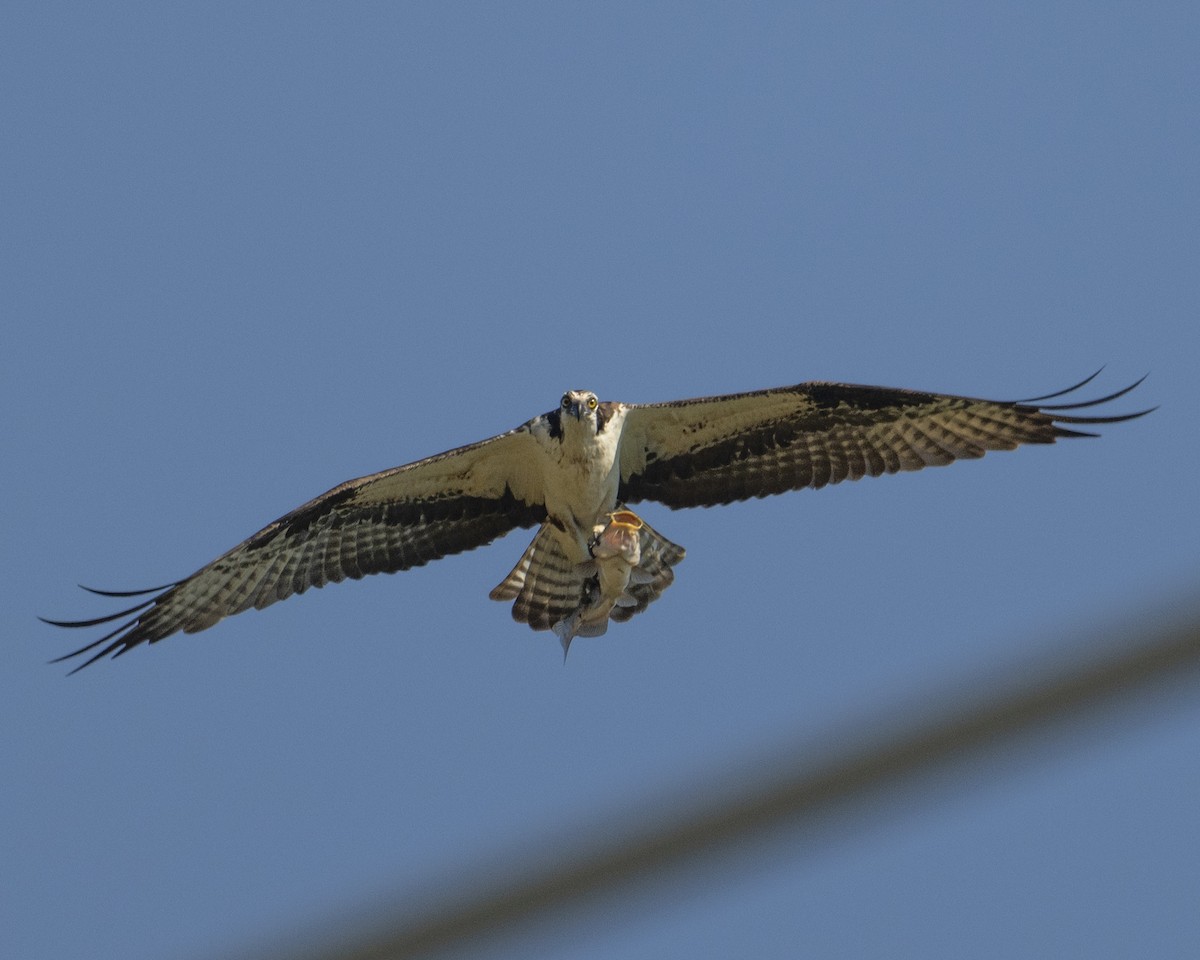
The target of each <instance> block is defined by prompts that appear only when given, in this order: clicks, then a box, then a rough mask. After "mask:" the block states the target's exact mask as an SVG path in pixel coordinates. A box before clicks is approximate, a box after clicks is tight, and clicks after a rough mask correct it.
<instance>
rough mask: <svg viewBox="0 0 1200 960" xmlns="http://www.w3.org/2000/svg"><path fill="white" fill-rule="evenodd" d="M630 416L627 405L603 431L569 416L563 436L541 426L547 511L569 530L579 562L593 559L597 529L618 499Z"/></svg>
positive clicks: (570, 547)
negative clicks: (624, 432) (623, 444)
mask: <svg viewBox="0 0 1200 960" xmlns="http://www.w3.org/2000/svg"><path fill="white" fill-rule="evenodd" d="M624 419H625V410H624V408H623V407H622V408H618V409H617V411H616V412H615V413H614V414H613V416H612V417H611V418H610V419H609V421H608V423H607V424H606V425H605V429H604V430H603V431H602V432H600V433H599V434H597V433H595V432H594V430H593V428H592V425H591V424H590V423H587V422H586V421H583V422H581V421H576V420H573V419H572V418H567V417H564V418H563V436H562V439H561V440H560V439H558V438H553V437H551V436H550V435H549V432H548V431H545V432H543V431H538V433H539V435H538V440H539V444H538V446H539V448H540V450H541V451H542V453H543V455H544V457H545V462H544V464H543V476H544V489H545V493H546V511H547V513H549V515H550V518H551V519H552V520H553V521H554V522H555V526H559V527H562V528H564V529H565V532H566V534H567V536H566V537H565V538H564V547H567V548H568V550H569V553H570V554H571V555H573V559H576V560H577V561H578V562H582V561H584V560H587V559H588V556H589V555H588V551H587V542H588V540H589V539H590V538H591V536H592V530H593V528H594V527H595V526H596V524H597V523H599V522H601V520H602V519H603V517H604V516H605V515H606V514H608V513H609V512H611V511H612V509H613V507H615V506H616V503H617V486H618V484H619V482H620V478H621V473H620V446H621V429H622V426H623V423H624ZM568 540H569V541H570V543H569V544H568V543H567V541H568Z"/></svg>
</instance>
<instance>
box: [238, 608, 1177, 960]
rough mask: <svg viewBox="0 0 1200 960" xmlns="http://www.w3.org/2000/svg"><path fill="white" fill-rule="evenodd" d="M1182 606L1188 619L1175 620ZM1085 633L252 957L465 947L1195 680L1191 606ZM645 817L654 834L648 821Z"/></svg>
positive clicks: (378, 959)
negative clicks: (574, 842) (750, 769)
mask: <svg viewBox="0 0 1200 960" xmlns="http://www.w3.org/2000/svg"><path fill="white" fill-rule="evenodd" d="M1183 610H1187V611H1188V613H1189V614H1190V616H1186V617H1181V616H1178V613H1179V612H1180V611H1183ZM1082 639H1083V641H1084V642H1082V643H1080V644H1079V645H1077V646H1074V645H1073V646H1071V647H1069V648H1068V649H1065V650H1064V649H1063V648H1062V647H1061V646H1059V647H1057V648H1055V654H1056V655H1054V656H1049V657H1046V658H1045V659H1044V660H1043V661H1041V662H1039V663H1035V664H1031V665H1026V666H1025V667H1023V668H1021V669H1018V670H1015V671H1013V672H1012V673H1011V674H1010V675H1009V676H1008V677H1006V678H1004V679H1002V680H999V681H997V680H996V679H995V678H989V679H988V680H987V681H986V682H977V683H974V684H972V685H969V686H960V687H958V688H957V689H954V690H948V691H944V693H943V694H942V695H941V696H934V697H928V696H926V697H922V698H921V701H920V702H921V703H922V704H939V705H942V706H941V707H940V709H937V710H936V712H930V711H929V710H928V709H927V708H918V709H917V710H915V711H914V710H912V709H909V710H904V711H897V715H896V716H893V717H882V718H876V719H875V720H874V721H873V722H870V723H867V724H860V725H858V726H857V727H856V728H855V729H853V730H851V731H848V734H847V735H846V736H843V737H832V738H829V742H832V743H835V744H837V745H838V747H839V752H838V753H837V754H836V755H833V756H829V757H827V758H826V759H824V760H820V759H818V760H817V761H815V762H814V760H813V756H812V750H811V749H808V750H806V751H803V752H797V751H795V750H792V751H789V752H787V753H786V754H784V755H781V756H779V757H776V758H774V760H773V762H771V761H769V762H768V764H767V765H766V766H765V767H764V766H762V765H760V764H756V769H770V770H774V771H778V772H777V773H776V774H775V776H774V777H773V778H771V779H769V780H761V779H760V780H759V781H758V782H757V783H754V782H750V783H749V786H748V785H747V783H748V778H747V777H746V776H745V773H744V771H742V770H738V771H734V773H735V774H736V775H735V776H732V777H726V778H723V780H722V781H721V783H724V784H731V786H728V787H725V788H719V787H718V788H715V789H709V790H707V791H703V792H702V796H705V797H707V798H709V799H708V800H707V801H706V803H704V804H699V805H698V804H697V803H696V802H695V800H694V799H692V800H690V801H689V802H687V803H680V802H679V801H678V798H675V801H674V802H664V803H662V804H661V805H660V806H657V807H655V806H654V805H650V804H647V803H645V802H643V803H639V804H637V805H636V809H637V811H638V813H636V814H633V815H631V816H629V817H628V819H627V820H625V821H623V822H622V823H620V824H617V825H616V826H614V828H613V829H609V830H605V831H603V834H602V836H605V837H618V838H621V840H619V841H618V842H609V843H604V842H603V841H601V840H596V841H595V842H593V843H592V844H590V845H584V844H581V845H579V846H577V847H575V848H574V849H571V850H566V851H562V850H561V849H559V850H558V851H557V853H556V855H555V856H554V857H553V858H551V859H550V860H549V862H533V863H525V862H521V863H518V862H515V861H514V863H513V864H512V865H511V866H507V867H505V866H501V867H500V868H498V869H494V870H488V871H487V873H488V878H489V886H487V887H486V888H480V886H479V883H478V881H476V880H475V879H473V878H471V877H466V878H463V882H462V883H461V884H458V885H456V886H454V887H449V888H447V889H451V890H455V891H457V892H456V893H451V894H449V895H447V896H446V897H445V899H444V900H442V902H440V903H434V904H432V905H431V906H429V907H427V908H424V909H418V910H413V909H412V906H411V905H412V898H411V897H409V898H404V899H398V900H397V905H396V907H395V909H393V910H391V911H379V912H378V913H376V914H375V915H374V916H368V917H364V918H362V922H361V923H358V924H356V925H355V928H354V929H352V930H349V929H347V930H344V931H343V933H342V934H341V935H340V936H338V937H337V939H336V940H333V939H330V940H329V941H328V942H327V944H326V946H324V947H322V948H317V949H312V948H308V949H296V948H295V946H294V945H293V947H291V948H289V949H286V950H284V949H280V950H278V951H275V952H270V951H265V952H263V953H262V954H261V956H263V957H272V958H273V957H284V956H286V957H289V958H298V957H302V958H304V960H391V958H402V957H416V956H425V955H429V954H432V953H434V952H438V953H441V952H448V951H453V950H455V949H459V950H465V951H468V952H469V951H470V949H471V948H472V947H475V946H478V945H480V944H481V943H485V942H486V941H487V940H488V938H489V937H495V936H498V935H500V934H501V933H503V934H508V933H511V932H512V931H513V928H514V927H515V926H517V925H519V924H521V923H524V922H529V921H532V920H534V919H541V918H544V917H545V916H547V915H549V914H552V913H553V912H555V911H563V910H565V909H566V908H568V907H576V906H578V905H579V904H580V903H581V902H583V901H587V900H589V899H594V898H598V897H600V896H602V895H605V894H610V893H612V892H613V891H615V890H617V889H619V888H622V887H625V886H628V885H631V884H640V883H645V882H647V881H650V880H656V879H659V880H661V879H662V878H663V875H664V874H666V873H667V872H668V871H671V870H676V869H678V868H679V867H680V866H682V865H689V866H690V865H691V864H693V863H696V862H699V861H700V860H701V859H702V858H703V857H705V856H710V857H711V856H712V855H713V854H714V853H717V852H719V851H728V850H729V849H730V847H731V846H733V845H737V844H745V843H749V842H751V841H753V840H755V839H759V838H760V836H761V835H762V834H764V833H765V832H767V831H769V830H771V829H778V828H780V827H795V826H796V825H799V824H803V823H805V822H810V821H814V820H816V819H817V818H819V817H821V816H823V815H826V814H828V813H830V812H833V811H834V810H840V809H842V808H843V807H846V806H848V805H850V804H852V803H854V802H855V801H859V800H862V799H865V798H867V797H874V796H878V795H879V794H881V793H883V792H884V791H887V790H889V789H891V790H896V789H897V788H899V787H900V786H901V785H902V784H903V783H905V782H908V781H910V780H911V779H912V778H913V777H914V776H916V775H920V774H928V773H931V772H933V771H934V770H935V769H936V768H938V767H939V766H942V765H944V764H946V763H948V762H954V761H961V760H963V759H966V758H968V757H972V756H981V755H986V754H989V753H993V752H996V751H998V750H1001V749H1006V748H1007V749H1011V747H1012V746H1013V741H1014V740H1015V739H1016V738H1019V737H1020V736H1021V735H1028V734H1030V733H1032V732H1033V731H1035V730H1036V729H1039V728H1041V727H1044V726H1046V725H1048V724H1051V723H1056V722H1061V721H1064V720H1067V719H1072V718H1083V719H1086V714H1087V712H1088V711H1094V710H1096V709H1097V708H1100V707H1103V706H1108V705H1110V704H1115V703H1117V702H1121V701H1126V702H1128V701H1130V700H1133V699H1135V698H1137V697H1139V696H1144V695H1145V694H1147V693H1149V692H1151V691H1152V690H1160V689H1161V687H1162V686H1163V685H1164V684H1165V683H1167V682H1169V681H1171V680H1172V679H1176V680H1179V679H1186V680H1187V681H1189V682H1193V683H1194V682H1195V681H1196V680H1198V679H1200V670H1197V669H1196V668H1197V667H1200V609H1198V608H1197V607H1196V605H1195V603H1194V602H1193V601H1192V600H1191V598H1188V599H1187V600H1186V601H1183V602H1177V603H1174V604H1166V605H1164V606H1163V607H1162V608H1161V609H1160V611H1159V612H1158V613H1157V614H1155V615H1150V616H1144V617H1140V618H1137V619H1136V620H1131V621H1129V622H1127V623H1126V625H1125V627H1124V628H1123V629H1121V630H1112V631H1106V632H1103V633H1102V634H1100V635H1096V636H1085V637H1083V638H1082ZM1185 675H1186V676H1185ZM914 714H917V715H914ZM922 714H923V715H922ZM880 731H883V733H882V734H881V733H880ZM696 795H697V793H696V791H689V792H688V793H687V794H686V795H685V796H687V797H689V798H694V797H695V796H696ZM681 809H682V811H683V812H681ZM647 811H650V812H651V814H653V815H652V816H647ZM650 823H653V824H656V826H655V827H653V828H651V827H649V826H646V825H647V824H650ZM591 835H592V836H593V837H596V836H598V835H601V834H599V833H598V832H593V833H592V834H591ZM389 915H390V916H389ZM385 918H386V919H385ZM308 942H309V943H310V944H311V943H312V942H313V938H308Z"/></svg>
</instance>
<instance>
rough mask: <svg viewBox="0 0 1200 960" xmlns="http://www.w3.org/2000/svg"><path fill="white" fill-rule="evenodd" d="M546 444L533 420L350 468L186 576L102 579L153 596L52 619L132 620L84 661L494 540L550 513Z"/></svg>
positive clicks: (67, 623)
mask: <svg viewBox="0 0 1200 960" xmlns="http://www.w3.org/2000/svg"><path fill="white" fill-rule="evenodd" d="M535 448H536V441H535V440H534V438H533V436H532V434H531V433H530V432H529V424H525V425H523V426H521V427H518V428H517V429H515V430H511V431H509V432H508V433H503V434H501V435H500V436H498V437H493V438H491V439H490V440H484V441H481V442H479V443H474V444H470V445H468V446H465V447H459V448H457V449H455V450H450V451H448V452H446V453H442V454H439V455H437V456H434V457H429V458H427V459H425V460H418V461H417V462H416V463H410V464H407V465H405V466H402V467H395V468H394V469H391V470H385V471H383V472H382V473H376V474H372V475H371V476H369V477H361V478H360V479H357V480H350V481H348V482H346V483H343V484H341V485H340V486H337V487H334V488H333V489H332V490H330V491H329V492H328V493H324V494H322V495H321V496H319V497H317V498H316V499H315V500H311V501H309V502H308V503H306V504H304V505H303V506H301V507H298V508H296V509H295V510H293V511H292V512H291V513H289V514H287V515H286V516H284V517H281V518H280V519H278V520H276V521H275V522H274V523H272V524H270V525H269V526H266V527H264V528H263V529H262V530H260V531H258V533H256V534H254V536H252V537H250V538H249V539H248V540H245V541H243V542H242V543H240V544H238V545H237V546H236V547H234V548H233V549H232V550H230V551H229V552H228V553H225V554H223V555H222V556H220V557H218V558H217V559H216V560H214V561H213V562H212V563H210V564H208V565H207V566H205V567H201V568H200V569H199V570H197V571H196V572H195V573H193V574H192V575H191V576H190V577H186V578H185V579H183V580H180V581H178V582H177V583H172V584H168V585H166V586H165V587H156V588H154V589H152V590H140V591H128V592H112V591H105V590H93V591H92V592H93V593H98V594H101V595H102V596H111V597H135V596H147V597H148V598H147V599H145V600H143V601H142V602H141V603H139V604H138V605H137V606H134V607H130V608H129V609H127V610H122V611H120V612H119V613H115V614H111V615H109V616H106V617H97V618H96V619H94V620H47V621H46V622H47V623H51V624H54V625H55V626H59V627H93V626H97V625H99V624H103V623H110V622H113V621H117V620H123V621H124V622H122V623H121V624H120V626H118V627H117V628H116V629H115V630H113V631H112V632H111V633H109V634H107V635H106V636H103V637H101V638H100V639H99V640H95V641H93V642H92V643H89V644H87V645H86V646H84V647H81V648H80V649H78V650H75V651H73V652H72V653H69V654H67V655H66V656H65V657H59V658H58V659H59V660H66V659H68V658H70V657H76V656H79V655H80V654H84V653H87V652H88V651H90V650H94V649H95V648H97V647H99V648H100V649H99V650H98V651H97V652H96V653H95V654H93V655H92V656H91V657H90V658H89V659H88V660H86V661H85V662H84V663H83V664H81V665H80V666H79V667H77V668H76V669H82V668H83V667H86V666H87V665H88V664H90V663H93V662H95V661H96V660H98V659H100V658H101V657H103V656H105V655H106V654H110V653H111V654H113V656H120V655H121V654H122V653H124V652H125V651H127V650H129V649H131V648H132V647H136V646H137V645H138V644H140V643H146V642H150V643H153V642H154V641H156V640H161V639H163V638H164V637H168V636H170V635H171V634H173V633H176V632H178V631H180V630H182V631H184V632H185V633H195V632H197V631H199V630H204V629H206V628H208V627H211V626H212V625H213V624H215V623H216V622H217V621H219V620H222V619H223V618H225V617H228V616H232V615H233V614H235V613H241V612H242V611H243V610H249V609H250V608H251V607H256V608H258V609H262V608H263V607H266V606H270V605H271V604H272V603H275V601H277V600H283V599H285V598H287V597H290V596H291V595H292V594H294V593H303V592H304V591H305V590H307V589H308V588H309V587H323V586H324V585H325V584H326V583H330V582H335V583H336V582H338V581H341V580H344V579H346V578H347V577H350V578H351V579H358V578H359V577H363V576H366V575H367V574H370V573H393V572H395V571H397V570H407V569H408V568H410V567H418V566H421V565H422V564H424V563H428V562H429V561H430V560H436V559H438V558H439V557H444V556H446V555H448V554H452V553H460V552H462V551H464V550H471V549H474V548H475V547H479V546H482V545H483V544H485V543H489V542H490V541H492V540H494V539H495V538H496V537H498V536H500V535H501V534H504V533H507V532H508V531H509V530H512V529H513V528H514V527H531V526H534V525H535V524H538V523H540V522H541V521H542V520H543V519H545V517H546V509H545V506H544V502H543V492H542V483H541V478H540V476H539V475H538V473H537V471H536V467H535V464H536V455H535V454H536V449H535ZM85 589H90V588H85ZM150 594H154V595H153V596H148V595H150ZM125 618H129V619H125ZM56 662H57V661H56Z"/></svg>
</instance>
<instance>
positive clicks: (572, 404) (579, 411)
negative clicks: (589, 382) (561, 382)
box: [559, 390, 600, 434]
mask: <svg viewBox="0 0 1200 960" xmlns="http://www.w3.org/2000/svg"><path fill="white" fill-rule="evenodd" d="M599 409H600V401H599V400H597V399H596V395H595V394H594V393H592V391H591V390H568V391H567V392H566V393H564V394H563V395H562V401H561V402H560V403H559V410H561V411H562V417H563V420H564V421H567V422H568V423H569V422H571V421H575V422H577V423H579V424H581V425H584V426H585V427H588V428H590V429H589V430H588V432H589V433H591V434H595V433H597V432H598V424H597V420H596V417H597V414H598V411H599Z"/></svg>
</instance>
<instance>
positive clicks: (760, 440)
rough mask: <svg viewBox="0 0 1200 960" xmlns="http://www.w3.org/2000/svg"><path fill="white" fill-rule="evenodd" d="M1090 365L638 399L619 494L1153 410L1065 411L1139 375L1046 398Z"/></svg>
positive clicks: (843, 464)
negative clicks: (1043, 374) (893, 384)
mask: <svg viewBox="0 0 1200 960" xmlns="http://www.w3.org/2000/svg"><path fill="white" fill-rule="evenodd" d="M1098 372H1099V371H1097V373H1098ZM1095 376H1096V374H1092V376H1091V377H1088V378H1087V379H1086V380H1084V381H1082V382H1081V383H1077V384H1076V385H1075V386H1073V387H1069V388H1067V389H1066V390H1060V391H1058V392H1057V393H1053V394H1048V395H1047V396H1044V397H1035V398H1032V399H1030V400H1023V401H995V400H982V399H977V398H974V397H959V396H952V395H949V394H938V393H922V392H919V391H915V390H897V389H889V388H886V387H869V386H857V385H854V384H844V383H823V382H815V381H814V382H810V383H801V384H797V385H796V386H794V387H781V388H779V389H774V390H760V391H757V392H754V393H740V394H730V395H728V396H719V397H703V398H698V399H696V400H681V401H676V402H673V403H659V404H645V405H636V406H631V407H630V408H629V410H628V412H627V414H626V418H625V430H624V436H623V438H622V449H621V486H620V492H619V494H618V495H619V497H620V499H622V500H624V501H626V502H629V503H636V502H639V501H642V500H656V501H658V502H660V503H664V504H666V505H667V506H669V507H672V508H677V507H696V506H714V505H717V504H724V503H731V502H733V501H735V500H746V499H749V498H751V497H765V496H768V495H769V494H774V493H782V492H784V491H785V490H799V489H802V488H804V487H813V488H819V487H823V486H825V485H826V484H830V483H840V482H841V481H843V480H858V479H859V478H860V477H866V476H870V477H878V476H881V475H883V474H885V473H896V472H898V471H900V470H920V469H921V468H923V467H928V466H940V465H943V464H948V463H951V462H953V461H954V460H960V459H971V458H976V457H981V456H983V455H984V453H986V452H987V451H989V450H1012V449H1014V448H1016V447H1017V446H1019V445H1021V444H1023V443H1053V442H1055V441H1056V440H1057V439H1058V438H1059V437H1081V436H1095V434H1092V433H1087V432H1084V431H1080V430H1074V429H1070V428H1068V427H1066V426H1064V424H1071V425H1084V426H1087V425H1097V424H1104V423H1118V422H1120V421H1123V420H1132V419H1134V418H1135V417H1140V416H1143V415H1144V414H1146V413H1149V412H1150V411H1149V410H1142V411H1139V412H1137V413H1131V414H1124V415H1117V416H1092V415H1079V414H1075V413H1071V412H1069V411H1077V410H1084V409H1087V408H1090V407H1095V406H1097V405H1099V404H1103V403H1107V402H1108V401H1110V400H1115V399H1117V398H1118V397H1122V396H1124V395H1125V394H1127V393H1128V392H1129V391H1130V390H1132V389H1133V388H1134V387H1136V386H1137V385H1138V383H1141V380H1139V381H1138V382H1137V383H1134V384H1132V385H1131V386H1128V387H1126V388H1125V389H1123V390H1118V391H1117V392H1115V393H1112V394H1109V395H1108V396H1104V397H1100V398H1098V399H1095V400H1086V401H1082V402H1075V403H1063V404H1056V405H1045V404H1042V403H1040V401H1044V400H1049V399H1053V398H1055V397H1061V396H1063V395H1065V394H1068V393H1071V392H1072V391H1075V390H1078V389H1079V388H1080V387H1083V386H1084V385H1085V384H1087V383H1089V382H1090V381H1091V380H1092V379H1093V378H1094V377H1095ZM1143 379H1144V378H1143Z"/></svg>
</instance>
